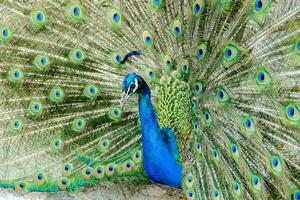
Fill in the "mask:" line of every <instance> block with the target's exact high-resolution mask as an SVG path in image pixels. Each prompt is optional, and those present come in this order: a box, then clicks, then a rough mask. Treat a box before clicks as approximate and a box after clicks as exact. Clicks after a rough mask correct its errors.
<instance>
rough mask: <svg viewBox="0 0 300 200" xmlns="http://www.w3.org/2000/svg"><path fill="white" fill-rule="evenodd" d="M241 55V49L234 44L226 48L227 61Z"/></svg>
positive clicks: (225, 56)
mask: <svg viewBox="0 0 300 200" xmlns="http://www.w3.org/2000/svg"><path fill="white" fill-rule="evenodd" d="M239 55H240V50H239V49H238V48H237V47H236V46H234V45H232V44H230V45H227V46H226V47H225V49H224V58H225V59H226V60H227V61H234V60H235V59H236V58H237V57H238V56H239Z"/></svg>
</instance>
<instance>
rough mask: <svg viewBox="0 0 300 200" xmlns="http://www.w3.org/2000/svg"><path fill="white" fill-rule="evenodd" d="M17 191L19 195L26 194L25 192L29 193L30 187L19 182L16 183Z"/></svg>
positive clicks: (23, 182)
mask: <svg viewBox="0 0 300 200" xmlns="http://www.w3.org/2000/svg"><path fill="white" fill-rule="evenodd" d="M15 189H16V190H17V192H19V193H24V192H27V189H28V185H27V183H26V182H25V181H19V182H17V183H16V185H15Z"/></svg>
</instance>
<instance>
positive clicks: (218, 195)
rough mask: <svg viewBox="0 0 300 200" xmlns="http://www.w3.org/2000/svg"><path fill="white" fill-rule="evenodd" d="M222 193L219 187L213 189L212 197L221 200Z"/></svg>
mask: <svg viewBox="0 0 300 200" xmlns="http://www.w3.org/2000/svg"><path fill="white" fill-rule="evenodd" d="M221 196H222V195H221V193H220V191H219V190H218V189H216V188H215V189H214V190H213V191H212V197H213V199H215V200H219V199H221Z"/></svg>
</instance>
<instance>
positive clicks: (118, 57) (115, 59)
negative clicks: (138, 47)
mask: <svg viewBox="0 0 300 200" xmlns="http://www.w3.org/2000/svg"><path fill="white" fill-rule="evenodd" d="M122 60H123V56H122V54H121V53H120V52H115V53H113V54H111V61H112V63H113V64H114V65H115V66H116V67H119V66H120V65H121V62H122Z"/></svg>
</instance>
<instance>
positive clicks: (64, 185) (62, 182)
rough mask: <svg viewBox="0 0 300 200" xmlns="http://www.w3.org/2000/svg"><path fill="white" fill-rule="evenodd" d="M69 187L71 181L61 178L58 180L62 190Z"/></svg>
mask: <svg viewBox="0 0 300 200" xmlns="http://www.w3.org/2000/svg"><path fill="white" fill-rule="evenodd" d="M68 185H69V180H68V179H67V178H61V179H60V180H58V187H59V189H61V190H66V189H67V187H68Z"/></svg>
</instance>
